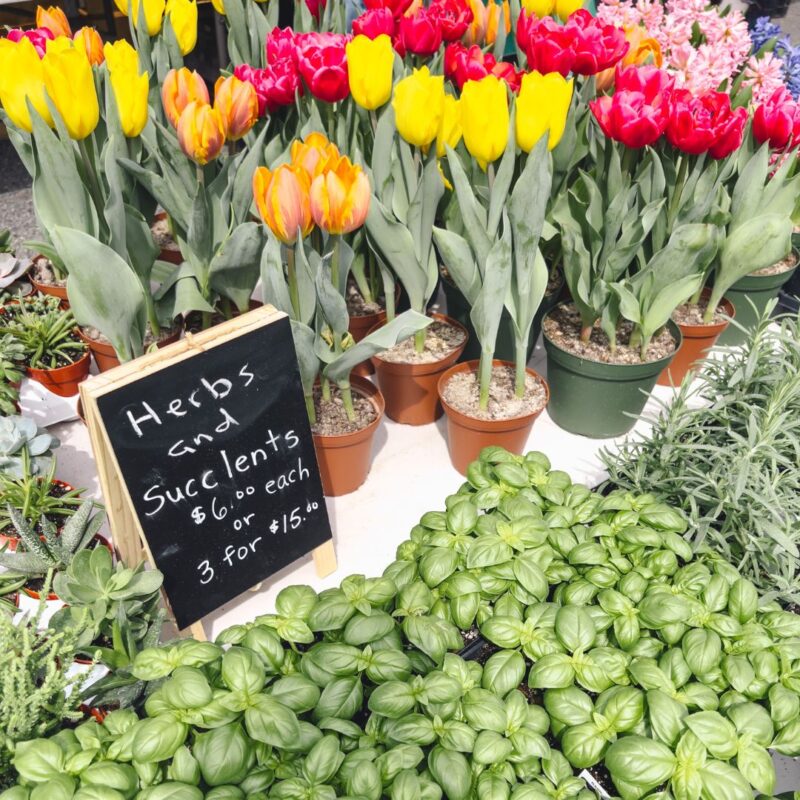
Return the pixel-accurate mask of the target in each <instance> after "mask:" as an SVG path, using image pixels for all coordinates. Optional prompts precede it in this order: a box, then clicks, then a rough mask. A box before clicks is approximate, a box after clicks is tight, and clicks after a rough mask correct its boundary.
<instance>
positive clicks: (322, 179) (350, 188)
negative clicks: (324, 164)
mask: <svg viewBox="0 0 800 800" xmlns="http://www.w3.org/2000/svg"><path fill="white" fill-rule="evenodd" d="M369 199H370V186H369V180H368V178H367V176H366V175H365V174H364V171H363V170H362V169H361V167H359V166H358V165H356V164H353V163H352V162H351V161H350V159H349V158H348V157H347V156H342V157H341V158H340V159H339V160H338V161H337V162H336V164H334V165H333V166H332V167H331V168H330V169H328V170H327V171H326V172H324V173H322V174H321V175H317V177H316V178H314V182H313V183H312V184H311V190H310V202H311V216H312V217H313V218H314V222H316V223H317V225H319V227H320V228H322V229H323V230H326V231H327V232H328V233H332V234H342V233H350V232H351V231H354V230H355V229H356V228H360V227H361V226H362V225H363V224H364V220H365V219H366V218H367V212H368V211H369Z"/></svg>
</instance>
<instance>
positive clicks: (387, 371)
mask: <svg viewBox="0 0 800 800" xmlns="http://www.w3.org/2000/svg"><path fill="white" fill-rule="evenodd" d="M430 316H431V317H433V319H438V320H440V321H442V322H447V323H448V324H450V325H452V326H453V327H455V328H460V329H461V330H462V331H463V332H464V341H463V342H462V343H461V344H460V345H459V346H458V347H456V348H455V350H453V351H452V352H451V353H449V354H448V355H446V356H445V357H444V358H442V359H439V361H433V362H431V363H429V364H396V363H394V362H391V361H384V360H383V359H382V358H380V357H379V356H373V357H372V366H373V367H375V372H376V374H377V376H378V386H380V388H381V392H383V396H384V398H385V400H386V416H387V417H389V419H393V420H394V421H395V422H401V423H403V424H405V425H428V424H429V423H431V422H435V421H436V420H437V419H439V417H441V416H442V413H443V409H442V406H441V403H440V402H439V393H438V390H437V386H438V383H439V376H440V375H441V374H442V373H443V372H444V371H445V370H446V369H447V368H448V367H451V366H452V365H453V364H455V362H456V361H458V358H459V356H460V355H461V351H462V350H463V349H464V348H465V347H466V345H467V340H468V339H469V334H468V333H467V329H466V328H465V327H464V326H463V325H462V324H461V323H460V322H456V320H454V319H452V318H451V317H446V316H445V315H444V314H431V315H430ZM376 327H377V326H376Z"/></svg>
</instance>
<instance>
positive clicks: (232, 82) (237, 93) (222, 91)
mask: <svg viewBox="0 0 800 800" xmlns="http://www.w3.org/2000/svg"><path fill="white" fill-rule="evenodd" d="M214 108H216V109H217V111H219V114H220V117H222V124H223V126H224V127H225V136H226V138H227V139H229V140H230V141H232V142H235V141H236V140H237V139H241V138H242V136H244V135H245V134H246V133H247V131H249V130H250V128H252V127H253V125H255V124H256V122H257V121H258V95H257V94H256V90H255V87H254V86H253V84H252V83H248V82H247V81H240V80H239V79H238V78H237V77H236V76H235V75H231V76H230V77H229V78H219V79H218V80H217V83H216V85H215V86H214Z"/></svg>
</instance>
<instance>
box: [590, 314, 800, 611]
mask: <svg viewBox="0 0 800 800" xmlns="http://www.w3.org/2000/svg"><path fill="white" fill-rule="evenodd" d="M772 308H774V303H773V304H772V306H771V307H770V308H768V309H767V310H766V312H765V315H764V316H763V317H762V319H761V321H760V324H759V326H758V328H757V331H756V333H755V335H754V336H753V338H752V340H751V341H750V343H749V344H747V345H746V346H745V347H743V348H742V349H741V351H734V352H732V353H730V354H729V355H728V357H727V358H725V359H724V360H710V361H707V362H706V363H705V365H704V367H703V369H702V372H701V374H700V378H701V380H699V381H697V383H692V382H691V381H690V380H687V381H685V382H684V384H683V385H682V386H681V388H680V390H679V392H678V393H677V395H676V397H675V399H674V401H673V402H672V404H671V405H669V406H667V405H665V406H664V407H663V408H662V410H661V412H660V414H659V415H658V417H657V418H656V419H655V420H654V422H653V428H652V431H651V432H650V434H649V436H648V437H647V438H632V439H630V440H628V441H627V442H626V443H625V444H624V445H623V446H622V447H621V448H620V449H619V450H618V451H617V452H611V451H608V450H606V451H604V453H603V462H604V464H605V466H606V468H607V469H608V471H609V476H610V483H611V484H612V485H613V486H618V487H622V488H625V489H629V490H631V491H635V492H645V493H650V492H652V493H653V494H655V495H657V496H658V497H659V499H661V500H663V501H664V502H667V503H670V504H673V505H675V506H678V507H680V508H682V509H683V510H684V511H685V512H686V513H687V515H688V516H689V519H690V525H689V528H688V531H689V532H688V533H687V534H686V535H687V537H688V538H689V539H690V542H691V544H692V546H693V548H694V549H695V550H700V549H703V548H711V549H712V550H715V551H717V552H718V553H720V554H721V555H722V556H724V557H725V558H726V559H727V560H728V561H729V562H730V563H731V564H733V566H734V567H736V569H737V570H738V571H739V573H740V574H741V575H742V576H743V577H746V578H749V579H750V580H751V581H753V583H755V584H756V586H758V588H759V589H760V590H761V591H762V592H763V594H764V596H765V600H764V602H768V601H769V600H773V599H778V600H780V601H781V602H783V603H785V604H800V574H799V572H800V530H798V526H797V520H798V519H800V317H785V318H783V319H782V320H781V321H780V322H779V323H777V324H776V323H774V322H773V324H770V318H769V315H770V312H771V311H772Z"/></svg>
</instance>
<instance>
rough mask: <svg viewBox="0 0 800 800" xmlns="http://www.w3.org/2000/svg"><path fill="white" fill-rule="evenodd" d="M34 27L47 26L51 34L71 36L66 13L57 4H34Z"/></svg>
mask: <svg viewBox="0 0 800 800" xmlns="http://www.w3.org/2000/svg"><path fill="white" fill-rule="evenodd" d="M36 27H37V28H47V30H49V31H50V33H52V34H53V36H66V37H67V38H68V39H71V38H72V28H70V26H69V22H68V21H67V15H66V14H65V13H64V12H63V11H62V10H61V9H60V8H59V7H58V6H48V7H47V8H44V7H43V6H36Z"/></svg>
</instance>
